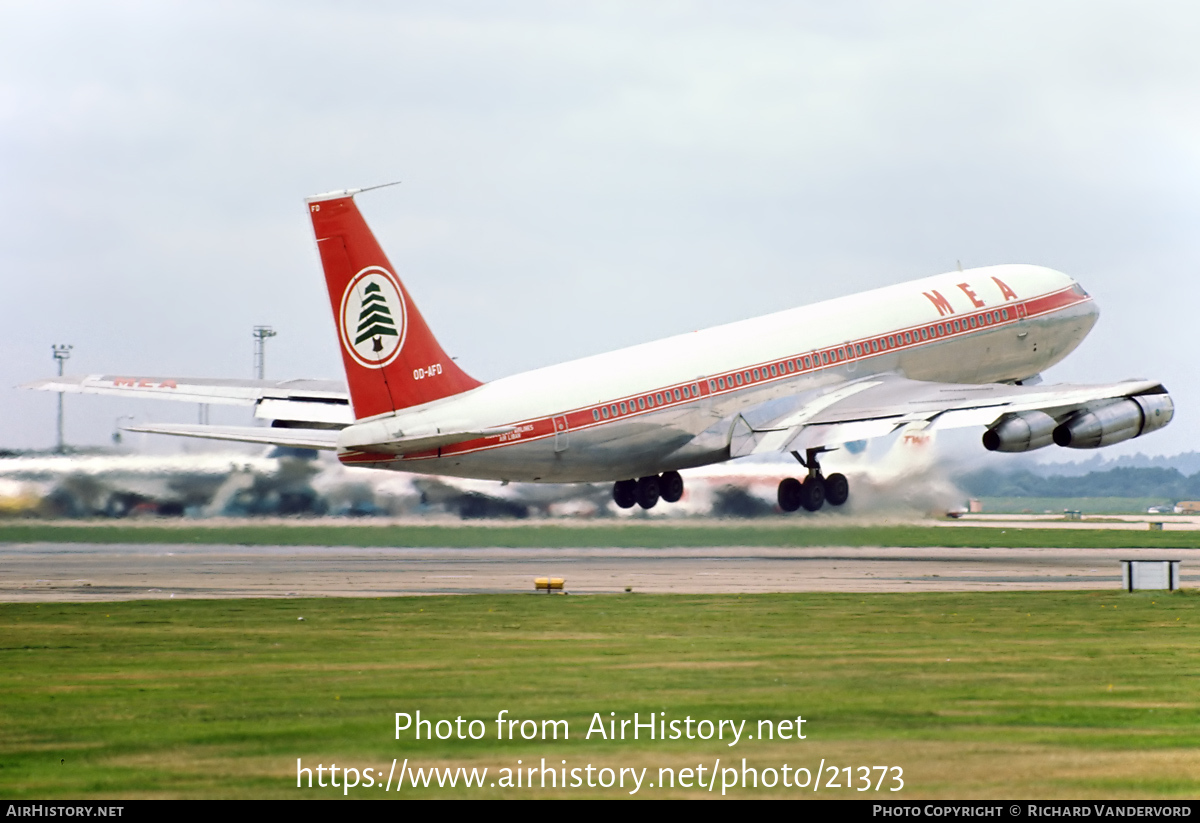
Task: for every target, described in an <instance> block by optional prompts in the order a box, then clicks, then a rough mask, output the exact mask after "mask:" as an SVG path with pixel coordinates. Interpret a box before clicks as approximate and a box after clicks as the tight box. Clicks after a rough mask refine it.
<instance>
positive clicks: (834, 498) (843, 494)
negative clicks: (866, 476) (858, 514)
mask: <svg viewBox="0 0 1200 823" xmlns="http://www.w3.org/2000/svg"><path fill="white" fill-rule="evenodd" d="M825 451H829V449H826V448H819V449H807V450H806V452H807V459H806V458H804V457H801V456H800V453H799V452H792V456H793V457H795V458H796V459H797V460H798V461H800V465H801V466H804V467H805V468H806V469H808V476H807V477H805V478H804V481H803V482H801V481H799V480H797V479H796V478H794V477H785V478H784V479H783V480H781V481H779V493H778V499H779V508H781V509H783V510H784V511H785V512H794V511H796V510H797V509H800V508H803V509H805V510H806V511H810V512H815V511H817V510H818V509H820V508H821V506H823V505H825V503H829V505H831V506H840V505H842V504H843V503H845V502H846V500H847V499H848V498H849V497H850V484H849V483H848V482H847V481H846V477H845V475H842V474H831V475H829V476H828V477H826V476H824V475H823V474H822V473H821V465H820V464H819V463H818V462H817V455H819V454H820V453H821V452H825Z"/></svg>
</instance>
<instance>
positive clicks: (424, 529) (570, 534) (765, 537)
mask: <svg viewBox="0 0 1200 823" xmlns="http://www.w3.org/2000/svg"><path fill="white" fill-rule="evenodd" d="M42 542H50V543H52V542H64V543H207V544H244V545H278V546H413V547H420V548H474V547H489V546H501V547H516V548H536V547H543V546H546V547H601V548H607V547H612V548H627V547H632V548H662V547H687V546H700V547H703V546H894V547H899V548H904V547H923V546H945V547H948V548H1043V547H1044V548H1061V549H1069V548H1101V549H1103V548H1120V549H1134V548H1163V549H1167V548H1174V549H1193V548H1200V531H1157V532H1152V531H1149V530H1146V531H1117V530H1105V529H1069V530H1068V529H1037V528H1007V529H997V528H985V527H971V526H956V527H954V528H946V527H944V526H827V525H813V524H811V523H805V522H803V521H766V522H763V521H758V522H753V521H751V522H725V523H706V524H704V525H687V524H675V523H618V524H605V523H588V524H586V525H582V526H580V525H558V524H546V525H537V524H534V525H527V524H503V525H497V524H488V525H478V526H475V525H464V526H458V525H454V526H445V525H435V526H358V525H352V526H330V525H309V524H305V523H304V522H303V521H298V522H297V523H296V524H289V525H277V524H264V525H236V526H226V525H204V524H193V523H187V522H180V523H178V524H176V525H131V524H124V523H112V524H108V523H104V524H92V523H87V524H79V525H57V524H43V523H11V522H10V523H0V543H42Z"/></svg>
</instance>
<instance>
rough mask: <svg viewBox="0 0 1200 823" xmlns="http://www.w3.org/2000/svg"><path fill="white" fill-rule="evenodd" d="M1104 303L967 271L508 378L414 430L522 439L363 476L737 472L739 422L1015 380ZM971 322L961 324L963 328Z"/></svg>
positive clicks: (1028, 278)
mask: <svg viewBox="0 0 1200 823" xmlns="http://www.w3.org/2000/svg"><path fill="white" fill-rule="evenodd" d="M1097 315H1098V312H1097V309H1096V306H1095V303H1094V302H1093V301H1092V300H1091V298H1089V297H1088V296H1087V295H1086V293H1085V292H1083V290H1082V289H1080V288H1079V287H1078V286H1077V284H1076V283H1075V282H1074V281H1073V280H1072V279H1071V278H1069V277H1068V276H1066V275H1064V274H1062V273H1060V272H1056V271H1053V270H1051V269H1046V268H1042V267H1039V266H1028V265H1006V266H994V267H990V268H982V269H971V270H968V271H965V272H952V273H950V274H942V275H937V276H934V277H929V278H925V279H922V280H915V281H912V282H908V283H902V284H898V285H895V286H888V287H886V288H882V289H876V290H874V291H870V292H864V293H862V294H857V295H852V296H848V297H840V298H837V299H834V300H828V301H825V302H822V303H817V304H813V305H810V306H803V307H800V308H795V309H790V310H787V311H782V312H777V313H775V314H770V315H766V316H764V317H758V318H754V319H751V320H743V321H739V322H736V323H730V324H727V325H724V326H717V327H715V328H711V329H705V330H703V331H697V332H693V333H691V334H683V335H678V336H675V337H670V338H667V339H664V340H659V341H656V342H653V343H645V344H642V345H638V346H632V347H630V348H626V349H621V350H619V351H614V352H610V353H607V354H601V355H596V356H593V357H586V358H583V359H581V360H574V361H571V362H568V363H562V364H560V365H556V366H550V367H547V368H542V369H537V370H534V371H530V372H525V373H523V374H518V375H513V376H511V377H506V378H502V379H500V380H495V381H493V382H491V383H487V384H485V385H483V386H480V387H478V388H476V389H473V390H471V391H468V392H465V393H463V394H459V395H455V396H453V397H448V398H444V399H442V400H438V401H435V402H432V403H428V404H426V405H423V406H419V407H414V408H409V409H404V410H402V411H401V412H398V413H397V414H396V415H395V418H394V420H393V421H392V422H394V423H395V424H396V427H397V428H398V429H413V430H421V431H428V430H430V429H435V428H436V429H440V430H441V431H443V432H445V431H455V430H464V431H474V430H479V429H496V428H509V427H511V428H512V431H510V432H508V433H506V434H502V435H493V436H490V437H487V438H480V439H477V440H472V441H468V442H465V443H459V444H456V445H453V446H449V447H443V448H442V449H440V450H436V451H431V452H427V453H423V454H420V455H406V456H404V457H398V456H394V455H387V454H372V453H363V452H360V451H353V450H349V451H346V450H343V451H341V452H340V453H339V457H340V459H341V460H342V461H343V462H344V463H346V464H348V465H364V466H373V467H377V468H389V469H396V470H401V471H411V472H420V473H425V474H441V475H453V476H459V477H474V478H482V479H495V480H514V481H540V482H553V483H564V482H579V481H608V480H621V479H626V478H632V477H639V476H643V475H648V474H656V473H659V472H663V471H668V470H673V469H681V468H687V467H691V466H699V465H705V464H709V463H716V462H720V461H723V460H728V459H729V457H730V451H729V443H730V433H731V430H732V428H733V424H734V422H735V419H736V417H737V415H738V414H740V413H742V412H743V411H745V410H748V409H751V408H753V407H755V406H759V405H760V404H762V403H764V402H767V401H770V400H773V399H776V398H783V397H798V396H799V397H802V396H804V395H805V394H808V393H819V392H824V391H828V390H829V388H830V387H831V386H835V385H837V384H841V383H845V382H848V381H853V380H859V379H862V378H864V377H868V376H870V375H876V374H898V375H901V376H904V377H907V378H910V379H913V380H928V381H937V382H946V383H995V382H1006V381H1007V382H1011V381H1016V380H1021V379H1024V378H1028V377H1031V376H1033V375H1035V374H1037V373H1038V372H1040V371H1042V370H1043V369H1045V368H1047V367H1049V366H1051V365H1053V364H1054V363H1056V362H1058V361H1059V360H1061V359H1062V358H1063V357H1065V356H1066V355H1067V354H1069V353H1070V352H1071V351H1072V350H1073V349H1074V348H1075V347H1076V346H1077V345H1079V343H1080V342H1081V341H1082V340H1083V338H1084V337H1085V336H1086V335H1087V333H1088V332H1089V331H1090V330H1091V328H1092V326H1093V325H1094V323H1095V321H1096V318H1097ZM956 324H957V326H956Z"/></svg>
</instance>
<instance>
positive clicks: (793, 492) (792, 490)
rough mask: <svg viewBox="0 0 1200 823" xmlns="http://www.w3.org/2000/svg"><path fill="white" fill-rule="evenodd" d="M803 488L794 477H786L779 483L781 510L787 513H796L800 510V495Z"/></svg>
mask: <svg viewBox="0 0 1200 823" xmlns="http://www.w3.org/2000/svg"><path fill="white" fill-rule="evenodd" d="M802 490H803V486H802V484H801V483H800V481H799V480H797V479H796V478H794V477H785V478H783V479H782V480H780V481H779V494H778V498H779V508H781V509H783V510H784V511H785V512H794V511H796V509H798V508H800V495H801V493H802Z"/></svg>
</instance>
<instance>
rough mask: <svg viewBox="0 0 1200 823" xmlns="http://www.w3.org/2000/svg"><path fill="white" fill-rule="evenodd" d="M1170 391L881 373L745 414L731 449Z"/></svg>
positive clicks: (984, 419) (740, 453)
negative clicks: (925, 378) (950, 379)
mask: <svg viewBox="0 0 1200 823" xmlns="http://www.w3.org/2000/svg"><path fill="white" fill-rule="evenodd" d="M1165 393H1166V390H1165V389H1164V388H1163V387H1162V385H1161V384H1160V383H1157V382H1155V381H1150V380H1129V381H1125V382H1122V383H1109V384H1104V385H1093V386H1083V385H1072V384H1058V385H1052V386H1046V385H1037V386H1015V385H1009V384H1006V383H988V384H981V385H971V384H961V383H929V382H924V381H920V380H909V379H907V378H904V377H900V376H898V375H882V376H879V375H877V376H874V377H869V378H864V379H863V380H860V381H857V382H854V383H849V384H842V385H839V386H837V387H834V388H832V389H831V390H829V391H826V392H824V393H821V394H817V395H815V396H813V395H811V394H806V395H804V396H802V397H799V398H783V399H781V400H771V401H768V402H766V403H763V404H761V405H760V406H757V407H755V408H753V409H750V410H748V411H746V412H743V413H742V414H741V415H739V417H738V419H737V420H736V421H735V422H734V427H733V433H732V437H731V440H730V454H731V456H732V457H745V456H746V455H750V454H762V453H766V452H775V451H801V450H804V449H811V448H821V447H832V446H838V445H841V444H842V443H847V442H850V441H854V440H866V439H869V438H872V437H882V436H884V435H887V434H890V433H892V432H893V431H895V430H896V429H898V428H901V427H902V426H912V427H915V428H923V429H928V430H939V429H950V428H961V427H964V426H991V425H993V424H995V423H996V422H997V421H999V420H1000V418H1002V417H1004V416H1005V415H1010V414H1017V413H1020V412H1028V411H1042V412H1045V413H1046V414H1048V415H1049V416H1050V417H1053V418H1055V419H1059V420H1061V419H1062V418H1064V417H1065V416H1067V415H1069V414H1071V413H1072V412H1075V411H1078V410H1079V409H1083V408H1084V407H1085V406H1089V405H1091V404H1096V403H1098V402H1101V401H1105V400H1116V399H1120V398H1129V397H1137V396H1142V395H1153V394H1165ZM1168 419H1169V418H1168ZM1163 422H1164V423H1165V421H1163Z"/></svg>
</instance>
